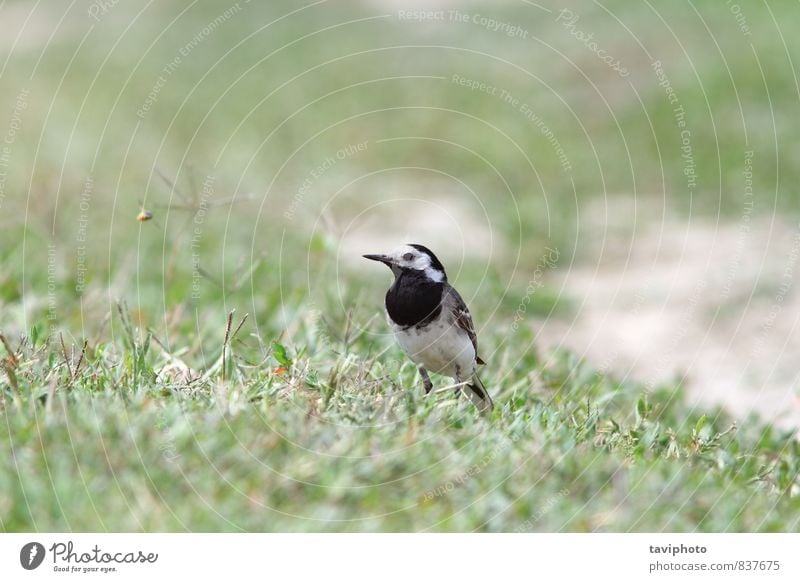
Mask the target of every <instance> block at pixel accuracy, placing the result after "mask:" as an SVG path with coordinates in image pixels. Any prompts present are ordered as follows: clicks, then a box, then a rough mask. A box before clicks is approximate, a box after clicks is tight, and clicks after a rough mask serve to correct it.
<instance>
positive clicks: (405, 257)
mask: <svg viewBox="0 0 800 582" xmlns="http://www.w3.org/2000/svg"><path fill="white" fill-rule="evenodd" d="M413 259H414V253H406V254H404V255H403V260H404V261H411V260H413Z"/></svg>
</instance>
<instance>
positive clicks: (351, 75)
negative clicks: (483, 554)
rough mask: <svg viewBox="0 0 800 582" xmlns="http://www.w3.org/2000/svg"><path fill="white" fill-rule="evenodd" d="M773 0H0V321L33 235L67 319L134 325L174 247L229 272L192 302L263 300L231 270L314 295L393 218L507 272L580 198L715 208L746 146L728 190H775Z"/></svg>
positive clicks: (33, 260)
mask: <svg viewBox="0 0 800 582" xmlns="http://www.w3.org/2000/svg"><path fill="white" fill-rule="evenodd" d="M418 10H429V11H432V10H437V11H439V12H430V13H428V14H425V15H424V16H425V18H422V17H421V16H419V15H418V14H417V12H416V11H418ZM454 10H455V11H456V12H455V13H454V12H453V11H454ZM575 16H578V19H577V20H576V19H575ZM743 18H744V20H742V19H743ZM465 19H466V22H465V21H464V20H465ZM796 19H797V15H796V7H795V6H793V5H792V4H791V3H787V2H776V3H767V4H763V5H758V7H755V6H753V7H750V6H745V5H742V6H741V7H739V6H738V5H736V9H734V10H732V7H731V6H730V5H725V4H724V3H722V4H720V3H719V2H693V3H689V2H686V3H684V2H680V3H676V4H669V5H666V6H656V5H653V4H650V3H641V4H638V3H637V4H634V5H630V4H628V3H624V2H607V3H604V4H597V3H591V2H576V3H565V4H556V3H549V4H547V3H546V4H543V5H536V4H529V3H525V2H500V3H492V4H480V3H477V4H467V5H458V6H456V5H454V4H453V5H451V4H447V3H441V4H436V3H434V4H433V5H419V6H417V5H413V6H411V8H410V9H409V7H408V6H405V7H404V4H403V3H391V2H390V3H388V4H387V3H379V2H373V3H369V2H367V3H351V2H348V3H331V2H317V3H310V4H297V3H290V2H270V3H268V5H267V4H264V3H248V2H239V3H234V4H230V5H229V4H224V3H219V2H192V3H185V2H175V3H168V4H167V3H158V4H156V3H150V4H144V3H131V2H119V3H117V4H113V3H104V4H103V3H94V4H93V3H88V2H79V3H76V4H73V5H70V6H66V5H61V4H60V3H54V2H45V3H41V4H39V5H37V6H36V8H35V9H32V6H31V5H30V4H28V3H25V2H6V3H5V4H4V6H3V19H2V21H3V24H2V26H3V35H2V36H3V41H2V45H0V47H1V48H2V50H3V52H4V53H5V54H4V58H3V66H2V69H0V73H1V74H0V88H1V89H2V90H1V91H0V111H2V112H3V116H2V119H3V126H5V125H6V124H8V125H9V127H10V126H11V123H12V121H13V120H14V119H15V118H19V120H20V123H19V125H20V128H19V130H18V131H16V133H15V135H14V136H13V143H12V144H10V145H9V150H10V151H9V154H8V156H7V157H8V161H7V163H6V164H5V166H4V169H5V172H6V174H5V176H4V178H3V198H2V202H0V203H1V204H2V209H3V212H2V215H0V221H1V222H0V224H2V234H0V237H2V246H0V248H2V251H1V252H2V257H0V258H1V259H2V261H3V269H2V270H3V273H4V274H3V275H2V280H0V289H2V290H3V293H2V294H0V300H1V301H3V302H4V303H3V309H2V316H1V317H2V324H3V325H4V326H8V325H14V326H16V327H19V328H20V329H24V328H25V327H27V326H28V325H29V324H30V323H31V322H32V321H35V320H37V319H38V318H39V317H41V316H42V315H43V314H44V313H45V310H46V305H47V301H46V295H47V279H46V277H45V274H46V270H45V269H43V268H37V266H42V267H43V266H44V265H46V257H47V249H48V245H49V244H51V243H52V244H53V245H54V248H53V249H51V251H50V252H51V255H54V263H55V265H54V270H55V274H56V281H55V287H56V288H55V294H56V296H55V299H56V303H57V304H58V308H57V313H55V314H54V316H55V317H56V318H57V319H56V320H57V321H58V322H59V324H63V325H65V326H66V327H68V328H70V329H75V328H76V327H77V328H81V327H88V328H91V326H92V325H93V321H92V320H93V319H96V318H87V317H85V311H86V310H89V311H92V312H95V313H97V312H96V311H95V310H96V309H99V310H107V308H108V301H109V299H112V298H126V299H128V301H129V302H130V303H131V304H132V305H135V306H136V307H137V308H139V309H141V310H142V312H146V313H147V314H148V317H150V318H151V320H150V321H149V323H150V324H155V323H156V322H158V321H159V319H160V317H161V315H162V314H163V313H165V312H167V311H169V310H170V309H171V308H174V306H175V305H176V304H177V303H179V302H182V301H183V300H184V299H185V298H186V297H187V295H189V294H191V282H192V280H193V277H194V280H197V278H198V272H197V269H196V266H197V265H198V264H199V265H200V267H201V269H202V271H203V272H204V273H207V274H208V275H210V276H211V277H213V278H214V279H215V280H216V281H218V282H220V283H221V282H223V281H224V283H225V288H226V289H227V290H228V291H229V292H228V293H220V292H219V291H220V286H219V285H217V284H215V283H213V282H212V281H211V278H210V277H206V276H205V275H203V276H202V280H201V281H200V282H199V283H198V284H197V286H199V287H200V289H199V293H200V294H201V295H202V298H203V303H205V304H213V305H209V306H210V307H213V309H218V308H219V307H220V305H219V302H225V301H226V300H227V301H229V302H233V303H239V302H240V301H242V300H245V301H248V302H251V303H252V306H249V307H247V309H248V310H249V311H251V312H253V313H255V314H258V316H259V322H260V323H263V324H264V325H268V322H269V321H270V318H271V317H272V316H273V314H274V313H276V312H277V311H278V307H279V305H277V304H274V303H271V302H270V301H269V300H268V299H265V298H264V297H263V296H261V295H260V294H253V293H252V292H251V291H252V290H253V289H256V288H259V287H260V286H261V285H263V284H266V282H267V281H269V282H271V283H274V282H275V281H276V279H275V277H276V275H277V272H278V271H280V272H281V279H280V283H281V284H282V285H283V286H284V288H285V293H287V294H289V295H290V296H291V295H292V294H293V293H305V294H308V293H313V292H315V290H316V292H321V289H320V285H319V283H320V282H323V281H325V282H326V283H325V284H324V287H325V288H326V289H327V288H328V287H332V286H331V285H329V284H328V283H329V282H330V278H331V277H333V278H341V271H340V270H339V268H340V267H342V266H344V267H348V266H350V265H352V263H351V262H350V260H349V259H350V255H356V254H360V253H361V252H368V251H375V250H381V249H380V248H379V249H375V248H373V247H374V245H382V248H383V247H386V246H392V245H394V244H396V242H398V241H399V242H402V241H403V240H404V239H403V238H402V237H404V236H406V237H407V236H413V237H416V239H417V240H422V241H428V242H430V243H431V245H432V246H435V247H436V248H437V249H440V254H442V255H445V257H446V259H447V261H446V263H447V264H451V265H452V264H453V263H454V262H455V263H456V264H457V265H458V270H459V273H460V269H461V267H462V266H463V265H465V264H466V265H467V266H470V267H476V269H477V270H476V272H477V273H478V274H479V275H481V274H483V273H484V272H486V274H487V275H488V276H490V277H491V276H497V277H499V278H503V282H502V283H500V282H497V285H499V286H500V289H501V290H502V289H505V288H506V287H507V285H506V281H505V279H506V278H508V277H510V278H511V281H510V284H509V285H508V287H509V289H512V290H514V289H517V290H518V289H520V288H522V289H524V287H525V286H526V285H527V282H528V278H529V277H528V275H529V273H530V271H531V270H533V269H534V268H535V265H536V264H537V261H538V260H539V259H540V257H541V254H542V250H543V248H544V247H545V246H547V245H549V246H550V247H555V248H558V249H559V250H560V251H561V255H562V257H563V259H562V260H566V259H569V260H572V257H573V254H576V253H577V256H578V258H579V257H580V254H581V252H582V251H583V250H585V249H587V248H592V247H594V246H595V245H598V244H602V241H598V240H596V238H595V237H592V236H585V235H584V233H582V232H581V231H580V229H579V228H578V225H579V224H580V219H581V211H582V209H583V210H584V212H586V208H587V206H586V204H587V200H597V201H599V206H595V207H592V208H595V209H598V208H599V209H603V208H604V202H603V201H604V200H605V199H606V197H608V196H614V195H623V196H625V197H632V198H633V199H635V201H636V206H637V208H641V209H647V208H655V209H657V210H658V211H661V209H664V208H668V209H670V210H678V211H681V212H686V213H693V215H697V213H702V214H705V215H708V216H709V217H712V218H716V217H717V215H718V214H722V215H725V216H730V217H731V218H736V217H738V216H739V215H740V214H741V212H742V208H743V204H745V202H746V197H745V194H744V184H743V179H742V172H743V169H744V164H745V155H746V154H745V152H746V151H748V150H753V151H755V152H756V154H755V160H754V162H753V168H754V171H753V189H754V191H755V192H756V193H757V196H755V197H753V198H752V200H753V201H754V207H755V211H756V212H762V213H772V212H773V211H774V210H775V209H776V208H778V209H779V211H780V212H785V213H791V212H793V211H794V209H795V208H796V206H797V200H798V197H797V192H796V184H797V183H798V178H797V176H796V175H795V174H796V172H797V171H798V170H797V164H796V163H793V162H794V160H795V159H796V158H797V155H798V145H797V142H796V139H794V138H795V136H796V135H797V132H798V123H800V122H798V116H797V115H795V113H796V111H797V100H798V83H797V78H796V76H795V75H794V74H793V71H794V68H793V61H792V58H793V56H794V57H795V58H796V57H797V54H798V47H797V40H796V39H795V38H794V35H792V34H790V32H789V27H790V25H791V23H792V22H796ZM492 21H495V22H497V23H498V24H497V25H493V24H492ZM512 26H513V27H516V28H515V29H511V28H510V27H512ZM493 27H499V28H498V30H497V31H494V30H493ZM509 30H511V31H512V32H513V34H512V35H511V36H509V34H508V33H509ZM590 36H591V38H590ZM592 43H596V45H595V44H592ZM595 50H597V51H604V52H603V53H601V55H602V56H605V57H606V58H607V60H609V59H611V58H612V57H613V59H614V62H618V64H617V65H616V68H619V67H620V66H622V67H623V68H624V72H625V73H626V74H625V76H622V75H621V74H620V72H619V71H617V70H615V68H613V67H612V66H609V65H607V64H606V62H605V61H603V60H602V58H601V55H598V54H597V53H596V52H595ZM656 61H660V63H661V68H660V69H658V70H657V67H654V66H653V63H654V62H656ZM468 82H469V83H471V82H475V83H477V84H485V85H486V87H484V88H483V89H481V88H480V87H478V88H471V87H470V86H465V85H464V84H461V83H468ZM665 83H669V86H670V87H671V89H672V90H674V95H675V99H676V101H674V102H672V103H670V100H669V99H668V94H667V88H666V85H665ZM676 107H682V109H683V110H684V111H685V124H686V125H685V128H679V127H678V124H677V123H678V120H677V119H676V115H675V113H674V109H675V108H676ZM15 111H16V112H17V114H15ZM684 129H685V130H686V131H688V132H689V133H688V134H686V135H684V136H682V133H681V132H682V131H683V130H684ZM682 137H687V138H688V140H689V141H688V145H689V147H690V158H691V159H690V163H691V165H692V168H691V169H690V170H691V171H692V172H693V173H694V176H693V177H687V175H686V173H685V170H687V159H686V158H684V157H682V156H684V155H685V154H686V153H687V152H686V150H685V149H682V146H683V145H686V144H684V143H683V140H682ZM356 144H364V146H363V151H357V152H356V153H348V154H346V155H344V156H343V159H337V158H336V154H337V152H340V150H342V148H347V147H348V146H353V145H356ZM329 159H333V160H334V161H335V163H333V164H331V167H330V168H323V169H322V172H319V176H318V177H314V175H313V173H314V172H315V169H317V168H319V167H320V166H322V165H323V164H324V163H325V161H326V160H329ZM158 172H160V173H161V174H162V175H163V176H165V177H167V178H168V179H169V180H170V181H171V182H173V183H174V184H175V186H176V188H175V189H173V188H172V187H170V186H169V185H168V184H167V183H166V182H165V181H164V180H162V179H160V178H159V176H158ZM206 180H209V181H210V184H211V186H210V190H209V192H208V193H207V194H206V195H205V197H204V196H203V183H204V182H205V181H206ZM87 181H90V182H87ZM87 184H88V185H87ZM304 184H305V187H304ZM179 192H180V193H179ZM204 198H205V199H206V200H207V202H208V203H209V205H210V206H211V207H210V208H209V209H208V211H207V212H204V213H202V216H199V217H198V216H197V212H196V209H195V210H192V209H191V207H192V205H193V204H194V205H199V204H200V202H201V201H202V200H203V199H204ZM231 200H233V201H235V203H233V204H228V202H229V201H231ZM82 202H83V204H82ZM169 205H172V206H173V207H172V208H171V209H168V208H167V206H169ZM143 208H146V209H147V210H149V211H150V212H152V213H153V214H154V216H155V218H154V220H153V221H151V222H147V223H138V222H137V221H136V220H135V217H136V215H137V214H138V213H139V211H140V210H141V209H143ZM187 208H188V209H187ZM609 212H611V213H613V212H614V210H613V209H611V210H609V209H608V207H605V214H606V216H605V217H598V221H602V220H603V219H604V218H607V217H608V213H609ZM631 219H632V221H633V220H634V219H635V216H632V217H631ZM590 234H591V233H590ZM84 239H85V240H84ZM370 244H372V246H370ZM79 247H84V248H79ZM287 249H289V250H287ZM297 249H302V250H301V251H298V250H297ZM286 252H288V253H289V255H288V256H287V258H286V260H288V261H289V262H290V263H291V264H292V266H293V268H291V269H282V270H281V269H280V262H281V256H282V253H286ZM254 258H263V262H261V263H260V264H259V265H258V268H255V269H253V272H248V271H249V270H250V266H251V265H252V263H253V260H254ZM244 264H246V265H247V267H246V268H245V267H244V266H242V265H244ZM24 265H27V266H28V268H27V269H24ZM487 265H489V266H487ZM299 266H302V268H296V267H299ZM84 267H85V270H83V268H84ZM237 269H238V270H237ZM360 270H363V269H360ZM451 270H454V269H453V267H451ZM468 272H472V271H468ZM79 273H82V278H81V280H80V281H76V279H78V274H79ZM20 275H22V276H20ZM237 276H238V277H244V278H246V279H247V283H245V282H244V281H241V280H238V279H237ZM76 283H77V286H78V288H79V290H80V291H81V292H80V293H76V291H75V288H76ZM234 283H237V284H234ZM346 287H347V286H346V285H343V286H342V289H344V288H346ZM237 289H238V292H239V295H236V292H237V291H236V290H237ZM196 291H197V289H196ZM23 296H24V297H25V301H21V299H22V297H23ZM79 296H80V298H81V299H82V300H83V305H84V313H83V314H82V315H81V314H79V313H78V312H76V311H75V310H73V309H71V308H70V306H71V305H74V304H76V301H77V300H78V299H79ZM283 299H286V297H285V296H284V297H283ZM21 304H24V308H22V307H21ZM511 304H512V305H514V304H516V302H515V301H513V300H512V301H511ZM201 319H202V318H201ZM26 324H27V325H26Z"/></svg>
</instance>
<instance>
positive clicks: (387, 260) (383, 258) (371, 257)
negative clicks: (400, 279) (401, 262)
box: [362, 255, 392, 267]
mask: <svg viewBox="0 0 800 582" xmlns="http://www.w3.org/2000/svg"><path fill="white" fill-rule="evenodd" d="M362 256H363V257H364V258H365V259H369V260H370V261H378V262H379V263H383V264H384V265H386V266H388V267H391V266H392V260H391V259H390V258H389V257H387V256H386V255H362Z"/></svg>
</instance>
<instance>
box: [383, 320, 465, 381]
mask: <svg viewBox="0 0 800 582" xmlns="http://www.w3.org/2000/svg"><path fill="white" fill-rule="evenodd" d="M392 331H394V337H395V338H396V339H397V342H398V343H399V344H400V347H401V348H403V351H404V352H405V353H406V354H408V357H409V358H411V359H412V360H413V361H414V363H415V364H418V365H421V366H423V367H424V368H425V369H426V370H428V371H429V372H435V373H437V374H443V375H445V376H450V377H451V378H455V379H456V380H458V381H461V380H465V379H467V378H469V377H470V376H472V374H473V373H474V372H475V368H476V363H475V348H474V346H473V345H472V342H471V341H470V339H469V336H468V335H467V334H466V332H465V331H464V330H462V329H460V328H458V327H456V326H454V325H452V324H449V323H446V322H443V321H442V322H436V323H431V324H429V325H426V326H425V327H423V328H422V329H414V328H413V327H412V328H410V329H407V330H404V329H402V328H401V327H399V326H397V325H395V324H394V323H392Z"/></svg>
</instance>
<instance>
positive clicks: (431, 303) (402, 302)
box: [386, 270, 444, 327]
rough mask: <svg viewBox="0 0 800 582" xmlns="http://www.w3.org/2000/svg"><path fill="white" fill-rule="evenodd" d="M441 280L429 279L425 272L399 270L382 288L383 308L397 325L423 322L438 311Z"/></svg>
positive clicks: (440, 307) (434, 316)
mask: <svg viewBox="0 0 800 582" xmlns="http://www.w3.org/2000/svg"><path fill="white" fill-rule="evenodd" d="M443 290H444V283H441V282H439V283H437V282H435V281H431V280H430V279H428V278H427V277H426V276H425V273H423V272H422V271H417V270H403V272H402V273H400V275H399V276H398V277H397V279H395V282H394V285H392V286H391V287H390V288H389V290H388V291H387V292H386V311H388V312H389V317H390V318H391V319H392V321H393V322H395V323H396V324H398V325H401V326H404V327H409V326H414V325H426V324H427V323H430V322H431V321H433V320H434V319H436V318H437V317H438V316H439V314H440V313H441V312H442V292H443Z"/></svg>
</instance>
